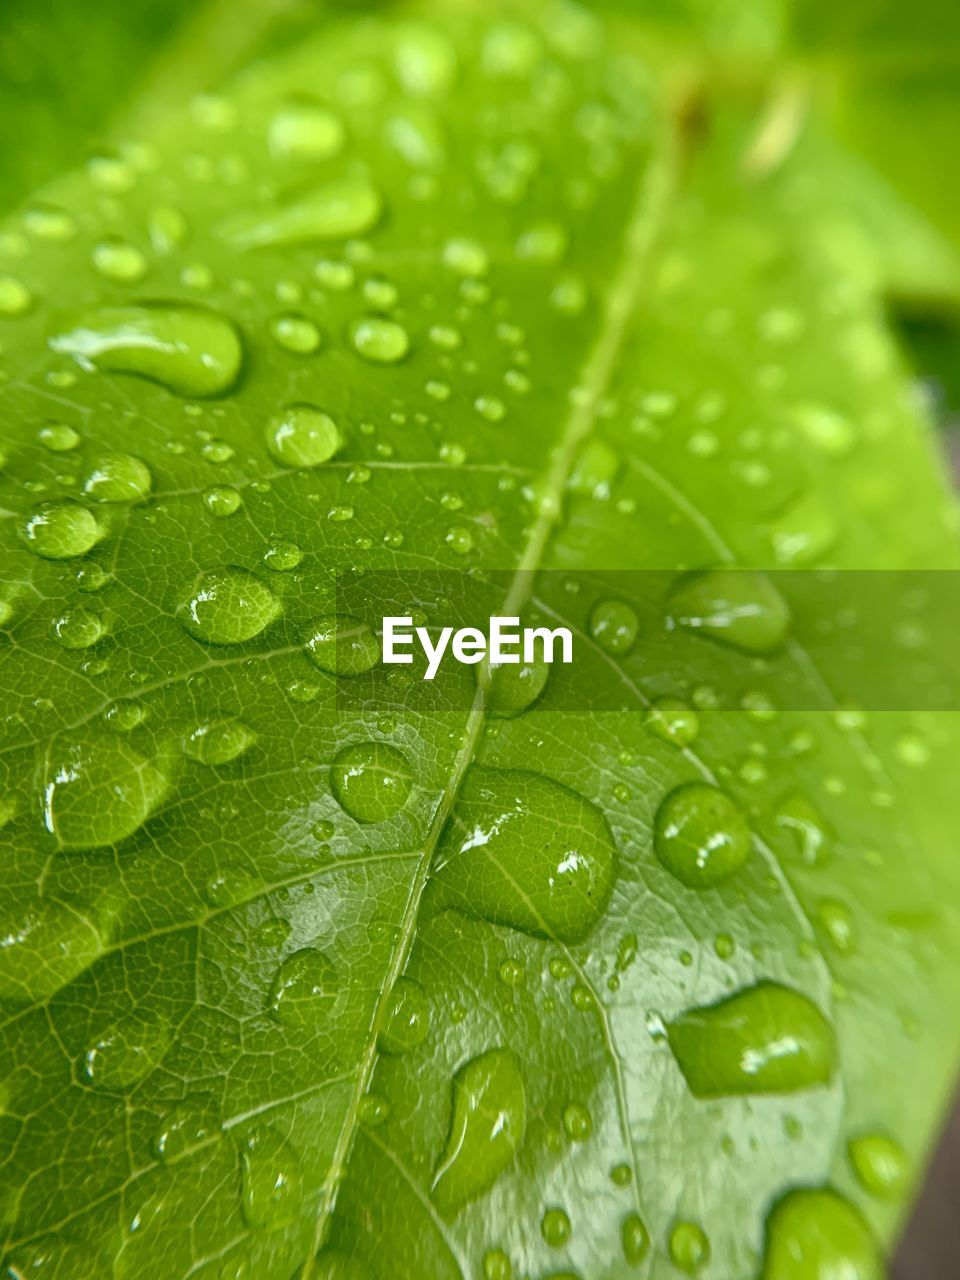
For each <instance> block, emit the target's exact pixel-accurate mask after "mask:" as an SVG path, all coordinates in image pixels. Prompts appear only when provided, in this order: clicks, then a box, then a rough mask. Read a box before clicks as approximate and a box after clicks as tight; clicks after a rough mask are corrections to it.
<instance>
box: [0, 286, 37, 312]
mask: <svg viewBox="0 0 960 1280" xmlns="http://www.w3.org/2000/svg"><path fill="white" fill-rule="evenodd" d="M32 306H33V294H32V293H31V292H30V290H29V289H28V288H27V286H26V285H25V284H23V282H22V281H20V280H17V279H16V278H15V277H14V276H0V316H2V317H4V318H6V319H11V318H12V317H13V316H22V315H24V314H25V313H26V312H27V311H29V310H30V308H31V307H32Z"/></svg>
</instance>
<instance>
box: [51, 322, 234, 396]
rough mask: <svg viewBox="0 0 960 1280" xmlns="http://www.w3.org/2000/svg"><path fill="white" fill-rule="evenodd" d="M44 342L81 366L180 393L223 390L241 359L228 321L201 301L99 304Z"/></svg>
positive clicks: (217, 393)
mask: <svg viewBox="0 0 960 1280" xmlns="http://www.w3.org/2000/svg"><path fill="white" fill-rule="evenodd" d="M50 346H51V347H52V348H53V350H54V351H57V352H60V353H61V354H63V355H68V356H72V357H73V358H74V359H75V360H76V361H77V363H78V364H80V365H81V366H82V367H83V368H85V369H91V370H92V369H100V370H103V371H105V372H108V373H131V374H136V375H138V376H139V377H141V378H148V379H149V380H150V381H152V382H159V383H160V384H161V385H162V386H164V387H166V388H167V389H168V390H169V391H173V392H175V393H176V394H177V395H181V396H195V397H207V396H220V395H223V394H224V393H225V392H227V391H229V390H230V388H231V387H232V386H233V384H234V383H235V382H236V380H237V377H238V375H239V373H240V365H241V363H242V360H243V348H242V346H241V344H240V335H239V334H238V333H237V330H236V329H235V328H234V326H233V324H231V322H230V321H229V320H227V319H226V318H225V317H224V316H222V315H220V314H218V313H217V312H216V311H210V310H207V309H205V308H201V307H187V306H168V305H165V306H149V307H146V306H145V307H105V308H104V309H103V310H101V311H91V312H88V313H85V314H84V315H82V316H80V317H79V318H78V320H77V322H76V324H75V326H74V327H73V328H72V329H69V330H67V331H66V332H65V333H61V334H58V335H57V336H56V337H55V338H52V339H51V340H50Z"/></svg>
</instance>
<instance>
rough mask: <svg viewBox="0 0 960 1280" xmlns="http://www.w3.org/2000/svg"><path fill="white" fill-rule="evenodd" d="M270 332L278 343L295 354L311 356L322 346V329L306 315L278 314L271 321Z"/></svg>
mask: <svg viewBox="0 0 960 1280" xmlns="http://www.w3.org/2000/svg"><path fill="white" fill-rule="evenodd" d="M270 332H271V333H272V334H273V338H274V341H275V342H276V343H277V345H278V346H281V347H283V349H284V351H289V352H291V353H292V354H293V355H297V356H310V355H313V353H314V352H315V351H317V350H318V349H319V347H320V342H321V338H320V330H319V329H318V328H317V326H316V325H315V324H314V323H313V321H312V320H309V319H308V318H307V317H306V316H299V315H283V316H276V317H274V319H273V320H271V322H270Z"/></svg>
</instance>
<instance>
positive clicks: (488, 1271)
mask: <svg viewBox="0 0 960 1280" xmlns="http://www.w3.org/2000/svg"><path fill="white" fill-rule="evenodd" d="M483 1280H513V1264H512V1263H511V1261H510V1259H509V1258H508V1257H507V1255H506V1254H505V1253H504V1252H503V1250H502V1249H489V1250H488V1251H487V1252H486V1253H485V1254H484V1255H483Z"/></svg>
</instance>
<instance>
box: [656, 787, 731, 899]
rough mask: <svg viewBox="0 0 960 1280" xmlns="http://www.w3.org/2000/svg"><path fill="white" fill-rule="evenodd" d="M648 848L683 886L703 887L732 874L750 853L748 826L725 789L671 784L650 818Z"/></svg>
mask: <svg viewBox="0 0 960 1280" xmlns="http://www.w3.org/2000/svg"><path fill="white" fill-rule="evenodd" d="M653 847H654V851H655V852H656V855H657V857H658V858H659V859H660V862H661V863H662V864H663V866H665V867H666V869H667V870H668V871H669V872H671V874H672V875H675V876H676V877H677V879H678V880H679V881H680V882H681V884H685V885H686V886H687V888H688V889H709V888H712V887H713V886H714V885H717V884H720V882H721V881H723V880H726V879H727V878H728V877H729V876H732V875H734V874H735V873H736V872H737V871H739V870H740V868H741V867H742V866H743V865H744V863H745V862H746V860H747V858H748V857H749V854H750V828H749V826H748V824H747V819H746V817H745V816H744V814H743V811H742V810H741V809H740V808H739V806H738V805H737V804H735V803H734V801H733V800H731V799H730V797H729V796H728V795H726V794H725V792H723V791H721V790H720V789H719V788H718V787H711V786H708V785H707V784H706V783H703V782H690V783H686V784H685V785H684V786H682V787H677V788H676V789H675V790H674V791H671V792H670V794H669V795H668V796H667V797H666V799H665V800H664V801H663V803H662V804H661V805H660V808H659V809H658V810H657V816H656V818H655V820H654V831H653Z"/></svg>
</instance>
